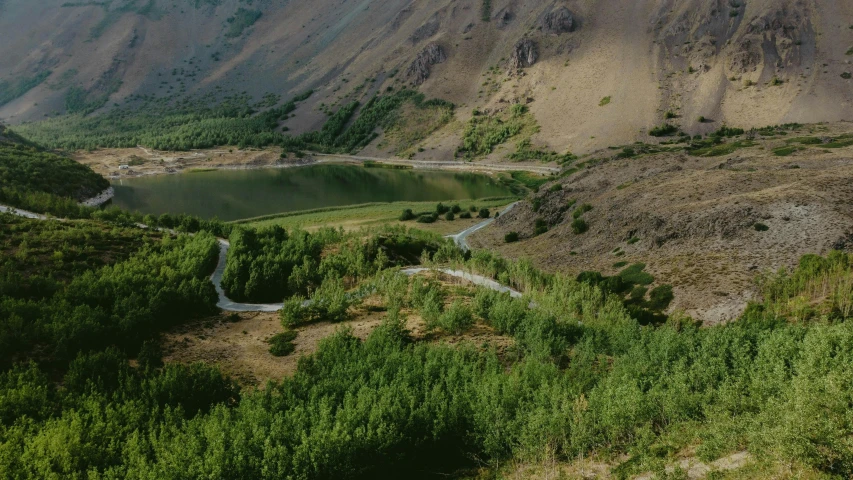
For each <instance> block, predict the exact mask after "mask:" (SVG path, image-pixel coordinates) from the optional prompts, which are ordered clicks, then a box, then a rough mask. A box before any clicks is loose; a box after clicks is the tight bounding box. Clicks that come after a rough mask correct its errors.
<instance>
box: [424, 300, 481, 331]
mask: <svg viewBox="0 0 853 480" xmlns="http://www.w3.org/2000/svg"><path fill="white" fill-rule="evenodd" d="M472 325H474V315H473V314H472V313H471V307H469V306H467V305H465V304H464V303H462V301H460V300H455V301H454V302H453V303H452V304H451V305H450V308H448V309H447V310H446V311H445V312H444V313H442V314H441V315H440V316H439V317H438V322H437V323H436V325H434V326H437V327H439V328H441V329H442V330H444V331H445V332H447V333H452V334H454V335H459V334H461V333H463V332H465V331H466V330H468V329H469V328H471V326H472Z"/></svg>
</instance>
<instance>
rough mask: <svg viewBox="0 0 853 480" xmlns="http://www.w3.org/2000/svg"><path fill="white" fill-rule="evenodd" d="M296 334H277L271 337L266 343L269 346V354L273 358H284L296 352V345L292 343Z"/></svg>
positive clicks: (293, 332) (291, 331) (287, 332)
mask: <svg viewBox="0 0 853 480" xmlns="http://www.w3.org/2000/svg"><path fill="white" fill-rule="evenodd" d="M297 335H298V334H297V333H296V332H295V331H294V330H287V331H285V332H281V333H277V334H275V335H273V336H272V338H270V339H269V340H267V343H269V345H270V353H271V354H272V355H273V356H275V357H285V356H287V355H290V354H291V353H293V351H294V350H296V345H294V344H293V341H294V340H296V337H297Z"/></svg>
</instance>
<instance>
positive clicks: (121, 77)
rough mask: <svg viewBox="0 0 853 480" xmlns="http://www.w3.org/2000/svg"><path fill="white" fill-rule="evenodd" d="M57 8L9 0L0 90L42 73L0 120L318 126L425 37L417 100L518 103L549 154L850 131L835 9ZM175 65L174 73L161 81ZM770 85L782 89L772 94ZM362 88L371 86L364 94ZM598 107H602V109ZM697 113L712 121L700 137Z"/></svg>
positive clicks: (844, 27)
mask: <svg viewBox="0 0 853 480" xmlns="http://www.w3.org/2000/svg"><path fill="white" fill-rule="evenodd" d="M63 3H65V2H63V1H62V0H44V1H40V2H31V1H28V0H7V1H6V2H5V3H4V5H3V7H2V9H0V31H2V32H4V33H3V37H4V42H0V81H2V80H6V81H10V82H14V81H15V80H17V79H20V78H23V77H31V76H33V75H35V74H37V73H39V72H44V71H51V72H52V74H51V75H50V77H48V78H47V80H46V81H45V82H44V83H43V84H41V85H40V86H38V87H36V88H34V89H33V90H31V91H29V92H28V93H27V94H26V95H24V96H22V97H21V98H19V99H17V100H15V101H12V102H10V103H9V104H7V105H5V106H2V107H0V118H4V119H7V120H11V121H12V122H18V121H22V120H33V119H38V118H42V116H43V114H45V113H54V112H62V111H64V108H65V102H64V99H65V95H66V93H67V90H68V88H69V87H72V86H75V87H79V88H82V89H84V90H86V91H89V92H91V93H92V95H99V94H103V93H106V92H109V91H110V85H116V83H115V82H117V81H120V82H121V86H120V88H119V89H118V90H117V91H116V92H115V93H113V94H112V95H111V97H110V103H109V104H108V105H112V103H113V102H119V103H120V102H121V101H122V100H123V99H125V98H127V97H129V96H130V95H133V94H159V95H163V94H166V93H167V92H170V90H169V86H171V87H172V90H171V92H172V93H175V92H178V91H180V81H183V83H184V85H185V89H186V91H185V94H194V93H202V92H210V91H214V89H215V88H216V87H223V88H225V89H226V90H227V89H231V91H237V92H239V91H243V90H246V91H248V92H249V93H252V94H254V95H256V96H258V97H260V96H261V95H263V94H264V93H267V92H274V93H279V94H282V95H284V96H285V97H286V96H289V95H292V94H295V93H296V92H300V91H303V90H305V89H308V88H314V89H316V90H317V91H318V93H317V94H316V95H315V96H314V97H312V99H311V100H310V101H309V102H307V103H306V105H304V106H303V107H302V108H300V110H299V111H298V112H297V116H296V118H295V119H293V120H291V121H290V122H289V124H288V126H289V127H291V128H292V129H293V130H294V131H295V132H299V131H304V130H307V129H312V128H316V127H317V126H318V125H320V124H321V123H322V122H323V120H324V116H323V115H318V114H317V106H318V105H319V104H320V103H325V104H331V105H337V104H339V103H340V102H345V101H348V100H352V99H355V98H364V96H365V95H369V94H372V93H373V92H376V91H378V90H379V89H384V87H386V86H389V85H397V86H401V85H402V84H408V83H410V80H411V79H410V78H406V75H405V72H406V68H407V67H408V65H409V64H410V63H411V62H412V61H413V59H414V58H415V56H416V55H417V53H418V52H420V51H421V50H422V49H423V48H424V47H425V46H426V45H427V44H429V43H431V42H434V43H437V44H438V45H440V46H441V47H442V49H443V50H444V51H445V53H446V57H447V61H445V62H444V63H441V64H438V65H434V66H433V67H432V69H431V70H432V71H431V75H430V77H429V78H428V79H427V80H426V82H425V83H424V84H423V85H422V86H420V88H421V89H422V90H423V91H424V92H426V93H427V94H429V95H431V96H437V97H441V98H445V99H448V100H450V101H453V102H455V103H457V104H459V105H464V108H463V109H460V114H459V118H460V120H462V121H464V120H466V118H467V115H468V113H467V112H470V110H471V109H472V108H474V107H477V108H480V109H486V110H495V109H500V108H504V107H505V106H506V105H508V104H509V103H512V102H515V101H525V102H526V101H528V99H530V100H532V103H531V109H532V112H533V114H534V115H535V117H536V119H537V121H538V122H539V124H540V126H541V133H540V134H538V135H537V136H536V138H535V140H537V141H538V142H540V143H542V144H545V145H549V146H551V147H552V148H554V149H555V150H558V151H564V150H566V149H569V150H572V151H575V152H584V151H590V150H593V149H595V148H597V147H602V146H606V145H609V144H616V143H625V142H627V141H630V140H633V139H635V138H643V137H644V132H646V131H647V130H648V129H649V128H650V127H652V126H654V125H656V124H659V123H661V122H662V121H663V116H664V112H666V111H668V110H672V111H674V112H677V113H679V114H680V116H681V118H679V119H677V120H676V122H677V123H679V124H680V125H682V126H684V127H685V128H688V129H690V130H691V131H702V130H711V129H713V128H716V127H717V126H719V124H721V123H723V122H728V123H729V124H737V125H742V126H761V125H765V124H774V123H780V122H787V121H801V122H802V121H822V120H828V121H835V120H842V119H849V120H853V118H851V115H853V108H851V106H853V81H851V80H846V79H843V78H842V77H841V74H842V73H844V72H846V71H850V70H853V66H851V65H850V60H851V58H853V57H851V56H849V55H846V52H847V50H848V48H850V47H851V46H853V29H850V28H849V26H850V25H853V5H850V4H849V2H836V1H834V0H754V1H751V2H746V3H744V2H727V1H723V0H689V1H683V2H676V1H674V0H631V1H627V0H595V1H594V0H561V1H551V0H547V1H546V0H534V1H527V2H522V1H518V0H495V1H493V2H492V12H491V15H490V21H488V22H484V21H483V20H482V18H481V17H482V2H481V1H480V0H377V1H365V0H363V1H349V2H343V3H342V2H339V1H334V0H317V1H314V2H285V3H278V2H254V3H253V4H248V3H245V2H240V1H238V0H223V1H221V2H218V6H209V5H207V4H206V2H199V3H200V4H201V5H202V7H201V8H194V7H193V6H192V4H193V2H190V1H186V2H174V1H172V0H168V1H167V0H155V2H154V3H153V5H155V7H154V8H153V9H152V10H151V11H149V12H147V13H146V14H144V15H143V14H140V13H138V12H136V11H128V12H125V13H122V12H121V11H120V10H119V9H118V8H117V7H118V6H119V4H125V3H131V4H132V3H133V2H127V1H125V2H113V4H115V5H114V6H113V7H111V10H106V9H104V8H103V7H100V6H97V5H92V4H90V5H83V6H73V7H67V6H66V7H63V6H62V5H63ZM79 3H85V2H79ZM143 3H147V2H136V4H138V5H137V7H141V6H142V4H143ZM733 5H737V7H734V6H733ZM241 7H244V8H251V9H260V10H261V11H262V12H263V16H262V17H261V18H260V19H259V20H258V21H257V23H255V24H254V25H253V26H251V27H249V28H248V29H246V30H245V31H244V33H243V34H242V35H241V36H239V37H236V38H228V37H226V36H225V32H226V31H227V28H228V23H227V21H226V19H227V18H228V17H230V16H231V15H233V14H234V12H235V11H236V10H237V9H238V8H241ZM559 7H566V8H568V10H569V11H570V12H571V13H572V15H573V21H574V23H573V29H574V30H573V31H571V32H562V33H559V34H557V33H549V32H546V31H543V29H542V19H543V17H544V15H545V14H547V13H548V12H551V11H553V10H555V9H557V8H559ZM131 10H132V9H131ZM137 10H139V8H137ZM152 12H153V13H152ZM93 31H94V32H98V31H100V32H101V33H100V35H95V34H93V33H92V32H93ZM522 38H527V39H530V40H532V41H533V42H534V43H535V44H536V49H537V53H538V58H537V61H536V62H535V63H534V64H533V65H532V66H531V67H529V68H526V69H525V71H524V72H523V74H522V75H509V74H508V64H507V60H508V59H509V57H510V55H511V52H512V50H513V45H514V44H515V43H516V42H517V41H518V40H520V39H522ZM214 57H215V58H214ZM491 67H497V68H498V70H499V74H497V75H494V76H493V77H492V80H493V81H494V82H495V83H496V84H497V88H495V89H491V88H486V87H484V86H483V84H484V82H485V80H486V78H487V76H486V75H485V74H486V72H487V70H488V69H489V68H491ZM175 68H178V69H183V70H184V72H185V74H184V75H183V76H181V75H177V76H175V77H173V76H172V70H173V69H175ZM395 71H396V72H398V73H397V75H395V76H394V78H390V77H391V73H392V72H395ZM774 77H777V78H779V79H781V80H782V81H783V82H784V83H782V84H781V85H779V86H770V85H769V84H768V82H770V81H771V80H772V79H773V78H774ZM365 79H378V81H376V82H369V83H367V84H366V85H365V84H364V80H365ZM733 79H734V80H733ZM746 81H752V82H756V85H755V86H752V87H745V86H744V82H746ZM163 82H165V84H164V83H163ZM481 92H482V93H481ZM608 96H609V97H611V103H610V104H609V105H607V106H604V107H599V106H598V105H599V102H600V101H601V99H602V98H604V97H608ZM108 108H109V107H108ZM700 115H702V116H705V117H707V118H709V119H712V120H713V121H714V122H713V123H708V124H700V123H698V122H697V118H698V116H700ZM453 128H454V129H455V130H453V131H442V132H439V135H438V136H437V138H439V139H440V140H438V141H437V142H433V143H432V144H430V143H429V142H427V145H430V146H436V147H437V146H438V145H439V144H441V148H436V149H435V150H431V149H429V150H428V151H427V152H424V153H423V154H422V155H420V156H419V158H428V157H430V156H431V155H432V156H441V157H445V156H447V155H448V154H451V153H452V151H453V148H452V147H450V146H448V144H457V143H458V138H459V130H461V127H460V124H456V125H455V127H453ZM593 137H594V138H593Z"/></svg>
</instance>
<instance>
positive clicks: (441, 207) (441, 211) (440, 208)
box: [435, 203, 450, 215]
mask: <svg viewBox="0 0 853 480" xmlns="http://www.w3.org/2000/svg"><path fill="white" fill-rule="evenodd" d="M449 211H450V207H447V206H445V205H444V204H443V203H439V204H438V205H436V206H435V213H437V214H439V215H444V214H445V213H447V212H449Z"/></svg>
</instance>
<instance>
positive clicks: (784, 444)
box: [0, 216, 853, 478]
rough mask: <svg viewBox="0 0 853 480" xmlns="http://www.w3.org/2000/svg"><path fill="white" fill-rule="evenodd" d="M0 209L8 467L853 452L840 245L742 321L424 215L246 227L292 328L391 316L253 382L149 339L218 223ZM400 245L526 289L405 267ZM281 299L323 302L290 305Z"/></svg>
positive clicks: (210, 254)
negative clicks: (400, 223) (417, 329)
mask: <svg viewBox="0 0 853 480" xmlns="http://www.w3.org/2000/svg"><path fill="white" fill-rule="evenodd" d="M2 224H3V225H4V226H3V228H4V231H3V238H4V244H3V248H4V255H3V258H4V261H3V264H2V277H1V278H3V279H4V281H3V283H2V286H0V312H2V314H0V318H2V319H3V320H2V327H0V346H2V348H0V351H2V352H3V356H2V359H0V361H1V362H2V368H3V373H2V374H0V472H2V473H0V477H2V478H82V477H84V476H85V477H90V478H91V477H94V478H200V477H206V478H376V477H377V476H379V477H386V478H388V477H390V478H393V477H395V476H397V475H400V474H402V472H406V474H408V475H414V476H416V477H419V476H422V477H424V478H427V477H429V476H430V472H431V473H436V472H440V473H441V474H442V475H444V474H447V475H451V474H454V475H455V474H458V473H459V472H472V471H479V470H478V469H483V468H486V469H487V470H489V471H492V472H494V474H495V475H499V473H500V472H501V466H504V465H508V464H510V463H511V462H549V461H563V462H571V461H573V460H574V459H577V458H579V457H582V456H583V457H589V456H596V457H599V458H603V459H608V458H609V459H621V460H618V461H616V464H615V466H614V467H613V470H612V472H613V473H614V474H615V475H617V476H629V475H633V474H637V473H642V472H645V471H654V472H663V468H664V466H665V465H666V462H667V459H668V458H670V457H671V456H672V455H673V454H674V453H675V452H678V451H680V450H682V449H684V448H688V447H691V448H692V447H695V449H696V454H697V455H698V456H699V457H700V458H702V459H706V460H713V459H716V458H720V457H722V456H725V455H727V454H730V453H732V452H735V451H740V450H744V449H745V450H748V451H749V452H750V453H751V454H752V455H754V456H755V457H756V458H757V459H759V460H760V462H763V463H759V465H763V467H760V468H765V469H769V470H764V471H763V472H764V473H765V474H767V475H769V476H772V475H773V472H775V470H773V469H774V468H778V467H777V466H776V465H778V464H781V463H786V464H787V462H793V464H794V465H795V466H796V468H797V469H800V471H803V472H812V473H813V474H815V475H828V476H835V477H837V478H844V477H848V476H849V475H851V474H853V454H851V452H853V448H851V447H853V446H852V445H851V444H850V443H851V440H850V437H849V431H850V429H851V427H853V425H851V421H853V417H851V416H850V414H849V412H850V411H851V409H850V407H851V402H853V388H851V384H850V382H849V381H847V379H849V378H850V376H851V374H853V371H851V369H853V330H851V322H850V321H849V319H850V315H851V312H853V307H851V305H853V295H851V293H853V291H851V285H853V282H851V278H853V276H851V275H853V272H851V260H853V258H851V256H850V255H847V254H842V253H838V252H836V253H833V254H831V255H830V256H828V257H826V258H824V257H817V256H806V257H804V258H803V260H802V261H801V262H800V265H799V267H798V268H797V269H795V270H794V271H791V272H780V273H778V274H775V275H771V276H768V277H767V278H766V279H765V280H764V281H763V282H762V284H761V289H762V291H763V292H764V300H763V301H762V302H757V303H755V304H753V305H751V306H750V308H749V309H748V310H747V312H746V313H745V314H744V316H743V317H742V318H741V319H740V320H738V321H736V322H732V323H731V324H729V325H724V326H717V327H704V328H700V327H699V326H698V325H696V324H695V323H694V322H693V321H691V320H690V319H689V318H687V317H683V316H677V315H676V316H673V317H670V318H668V319H666V320H665V321H664V322H663V323H657V324H648V325H643V324H642V323H641V322H639V321H638V320H637V318H635V317H634V316H632V310H631V309H630V308H629V307H628V306H627V305H626V303H625V300H624V299H623V298H621V297H620V296H618V295H616V294H614V293H610V292H608V291H607V290H604V289H602V288H601V287H599V286H598V285H597V283H596V282H590V281H586V280H585V281H579V280H578V279H575V278H571V277H566V276H563V275H553V274H546V273H543V272H541V271H539V270H537V269H536V268H534V267H533V266H532V265H531V264H530V263H529V262H525V261H509V260H506V259H503V258H501V257H498V256H496V255H494V254H491V253H489V252H485V251H478V252H474V253H473V254H470V255H465V254H463V253H462V252H461V251H459V250H457V249H456V247H455V246H453V244H452V243H451V242H449V241H446V240H443V239H441V238H439V237H437V236H431V235H429V234H425V233H420V232H417V231H415V230H406V229H401V228H396V229H386V230H384V231H383V230H379V231H370V232H361V233H360V234H355V233H343V232H341V231H335V230H325V231H322V230H321V231H319V232H316V233H312V234H308V233H305V232H299V231H284V230H282V229H275V228H273V229H267V230H261V231H251V230H248V229H246V228H244V227H240V228H238V229H233V230H232V231H231V232H230V235H231V241H232V242H233V243H232V250H233V251H234V252H235V255H234V256H233V257H231V256H229V260H228V262H229V263H228V268H229V269H230V271H231V273H229V275H230V278H229V280H228V282H230V283H228V286H229V287H228V288H229V289H230V290H232V291H234V292H242V293H241V294H243V295H246V297H247V298H251V299H258V298H263V297H264V295H267V294H269V295H272V293H270V292H272V291H278V292H279V293H278V297H287V298H288V299H289V300H290V305H291V307H290V308H286V309H285V310H284V311H283V312H282V321H283V322H284V323H285V324H286V325H292V326H294V327H298V326H299V325H304V324H305V323H304V322H316V321H334V322H341V321H343V320H346V319H347V318H348V313H347V307H348V306H350V305H352V304H354V303H356V302H358V301H359V298H362V297H364V296H365V295H373V296H376V297H377V298H380V299H381V303H382V308H383V311H384V318H385V320H384V321H383V323H382V325H381V326H380V327H379V328H377V329H376V330H375V331H374V332H373V333H372V334H371V335H370V336H369V337H368V338H367V339H366V340H360V339H358V338H356V337H355V336H353V334H352V333H351V331H349V330H348V329H347V328H346V327H345V326H344V327H343V328H342V329H341V330H340V331H339V332H338V333H337V334H335V335H334V336H332V337H330V338H327V339H326V340H323V341H322V342H321V345H320V347H319V350H318V351H317V352H316V353H315V354H314V355H311V356H310V357H305V358H303V359H302V360H301V361H300V363H299V368H298V371H297V372H296V374H295V375H293V376H292V377H287V378H282V379H277V380H275V381H272V382H271V383H270V384H269V385H267V386H266V388H265V389H263V390H254V389H251V388H241V387H239V386H238V385H237V384H236V383H234V382H233V381H232V380H230V379H228V378H227V377H226V376H224V375H223V374H221V373H220V372H219V371H218V370H217V368H216V367H215V366H211V365H201V364H191V365H179V364H170V365H163V363H162V360H161V354H160V351H159V347H158V342H157V338H158V333H159V332H162V331H163V330H165V329H167V328H169V327H170V326H172V325H175V324H178V323H180V322H184V321H187V320H188V319H191V318H194V317H198V316H205V315H210V314H212V313H213V312H215V307H214V303H215V298H216V297H215V293H214V292H213V287H212V285H211V284H210V282H209V281H207V276H208V275H209V273H210V272H211V271H212V269H213V264H214V263H215V261H216V255H217V248H216V242H215V239H214V236H213V235H211V234H210V233H200V234H196V235H194V236H187V235H177V236H173V235H172V234H169V233H167V232H155V231H146V230H144V229H139V228H136V227H122V226H119V225H116V224H114V223H111V221H109V220H105V219H101V220H83V221H75V222H70V223H69V222H62V223H58V222H57V223H53V224H51V223H45V222H34V221H31V220H24V219H14V218H12V217H8V216H4V217H3V222H2ZM90 248H91V249H94V250H90ZM93 258H97V259H99V260H95V259H93ZM260 260H263V261H264V262H269V264H270V265H271V270H270V272H273V273H270V272H266V271H264V268H263V263H262V262H261V261H260ZM413 263H421V264H425V265H450V266H455V267H456V268H463V269H466V270H469V271H473V272H479V273H481V274H484V275H487V276H489V277H492V278H496V279H498V280H500V281H501V282H503V283H506V284H508V285H511V286H513V287H514V288H517V289H518V290H520V291H522V292H524V294H525V296H524V297H523V298H521V299H513V298H511V297H509V296H508V295H506V294H498V293H495V292H493V291H491V290H486V289H483V288H477V287H466V288H464V289H462V290H459V288H454V289H450V288H449V287H447V286H445V285H442V284H441V283H440V282H437V281H435V280H433V279H430V278H429V277H427V278H424V277H418V276H415V277H412V278H409V277H407V276H405V275H401V274H399V273H398V270H397V269H398V266H399V265H408V264H413ZM306 266H307V267H306ZM308 267H310V268H308ZM287 272H289V274H288V275H285V274H286V273H287ZM300 272H302V273H300ZM263 275H268V277H264V276H263ZM587 277H590V276H589V275H587ZM253 278H255V279H256V280H254V282H255V283H254V284H256V285H261V286H264V287H265V288H260V289H258V288H254V287H250V285H252V284H253V283H252V282H253V280H252V279H253ZM582 280H583V279H582ZM273 281H275V282H277V283H273V284H272V285H268V284H270V283H271V282H273ZM266 288H268V290H267V289H266ZM281 292H284V293H281ZM335 292H338V293H337V294H335ZM451 296H454V297H456V298H455V299H453V300H452V301H451ZM336 297H337V298H338V300H339V303H340V302H343V303H342V304H343V308H342V309H341V308H335V304H334V303H331V302H332V300H334V299H335V298H336ZM811 298H820V299H823V300H822V301H821V302H818V303H815V302H811V301H809V300H808V299H811ZM293 299H297V300H299V304H300V305H302V301H303V300H302V299H313V300H315V301H316V302H317V305H322V306H323V308H320V307H317V308H311V309H310V311H311V316H305V315H303V314H302V313H301V312H300V310H299V309H298V308H293V304H294V302H293V301H292V300H293ZM294 312H296V313H295V314H294ZM294 315H295V316H294ZM409 315H417V316H420V317H421V318H423V319H424V321H425V322H426V324H427V327H428V328H429V329H432V330H435V331H436V332H444V334H447V335H451V334H453V335H456V334H464V332H465V331H466V330H467V329H469V328H471V327H472V325H474V324H481V325H485V326H488V328H491V329H493V330H494V331H495V332H497V334H499V335H502V336H505V337H507V338H511V339H512V346H511V347H510V348H509V349H507V350H505V351H499V350H497V349H495V348H494V347H490V346H488V345H477V344H473V343H467V342H464V341H463V342H462V343H459V344H447V343H444V342H424V341H418V340H416V339H415V338H414V337H413V336H412V335H411V333H410V332H408V331H407V330H406V328H405V319H406V317H407V316H409ZM295 317H298V318H295ZM129 359H133V360H134V361H133V362H132V363H131V362H129ZM471 469H474V470H471ZM768 472H769V473H768Z"/></svg>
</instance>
